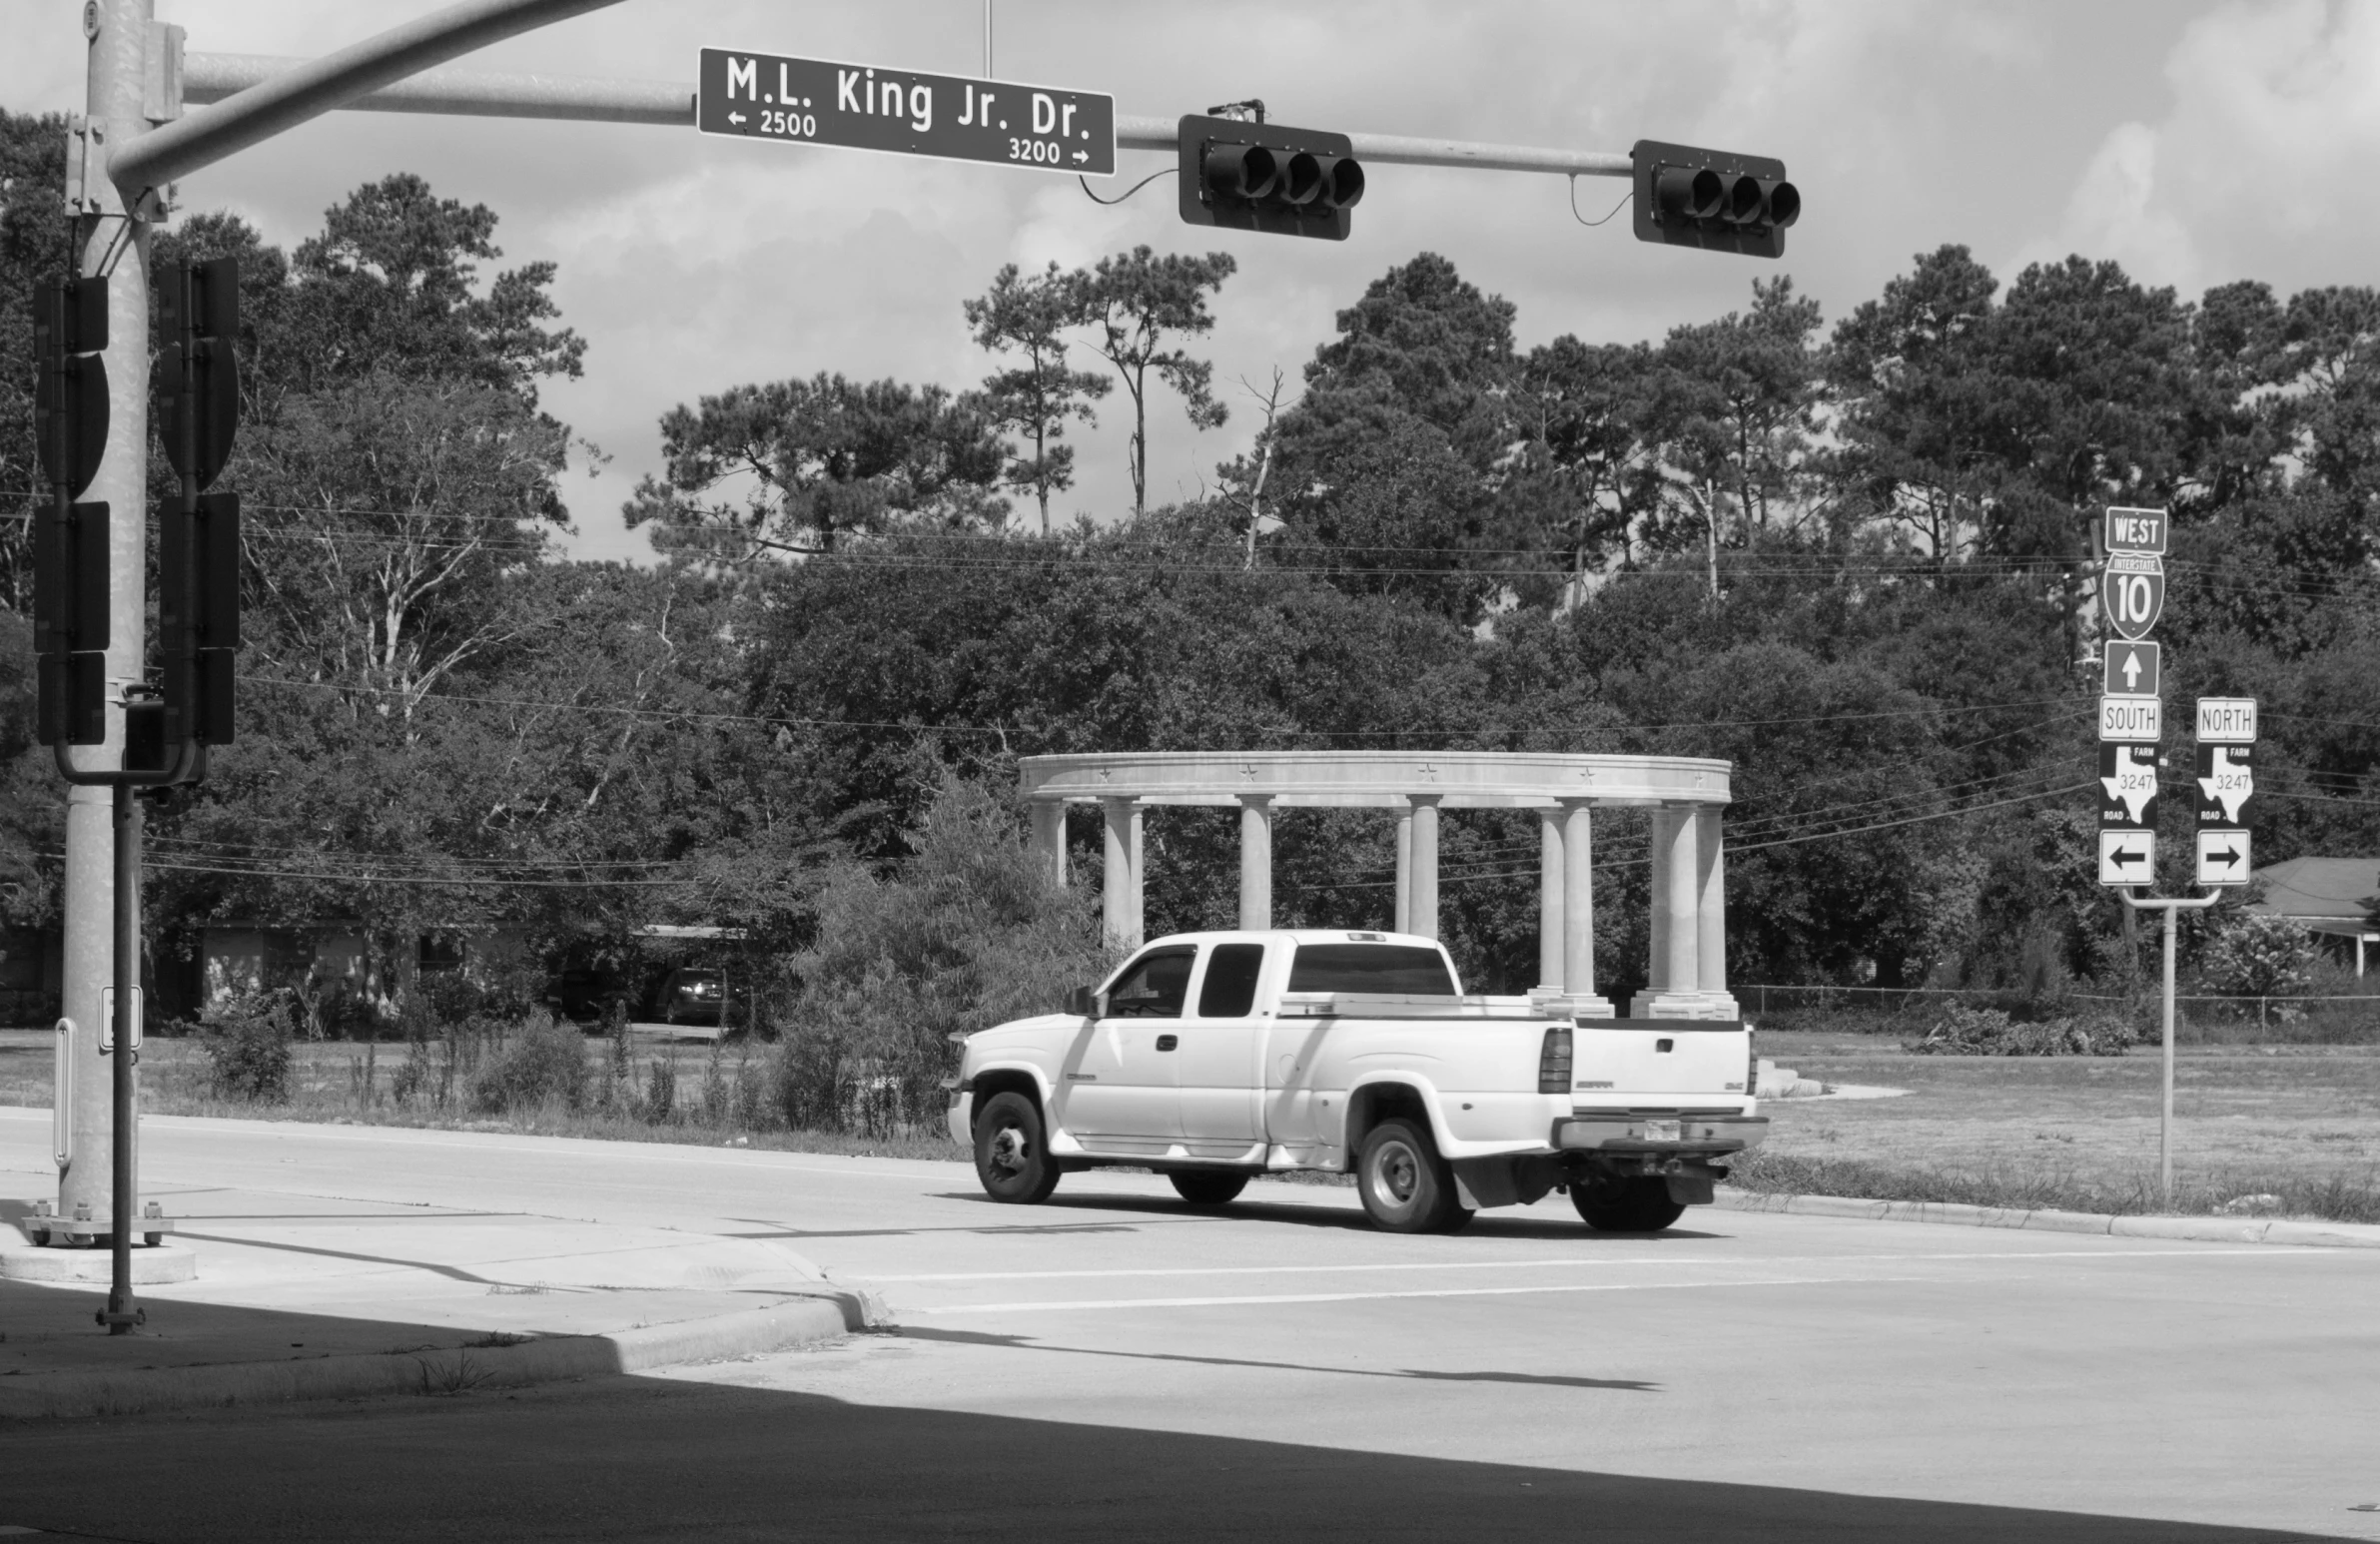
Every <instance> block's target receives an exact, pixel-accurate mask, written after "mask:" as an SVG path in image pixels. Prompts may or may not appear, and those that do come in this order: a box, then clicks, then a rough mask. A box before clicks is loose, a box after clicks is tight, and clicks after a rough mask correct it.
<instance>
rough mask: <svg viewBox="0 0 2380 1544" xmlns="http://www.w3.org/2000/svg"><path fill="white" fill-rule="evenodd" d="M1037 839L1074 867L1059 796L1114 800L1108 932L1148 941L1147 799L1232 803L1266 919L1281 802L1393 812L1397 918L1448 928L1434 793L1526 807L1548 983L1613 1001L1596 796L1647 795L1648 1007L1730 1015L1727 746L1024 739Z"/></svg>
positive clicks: (1544, 983) (1254, 919) (1043, 852)
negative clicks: (1598, 916)
mask: <svg viewBox="0 0 2380 1544" xmlns="http://www.w3.org/2000/svg"><path fill="white" fill-rule="evenodd" d="M1020 767H1021V771H1022V782H1023V785H1024V793H1025V797H1026V798H1027V799H1028V800H1029V801H1031V808H1032V811H1033V850H1034V852H1035V854H1036V855H1037V856H1038V857H1040V858H1041V860H1042V861H1043V862H1045V863H1047V864H1048V865H1049V874H1050V877H1051V879H1052V881H1053V882H1054V883H1056V884H1058V885H1060V886H1064V885H1065V884H1066V883H1067V861H1066V806H1067V805H1068V804H1069V803H1076V804H1088V803H1095V802H1096V803H1097V804H1099V805H1100V807H1101V809H1102V811H1103V812H1104V813H1105V815H1106V825H1107V864H1106V872H1105V874H1104V876H1103V890H1102V899H1103V901H1104V903H1105V918H1106V924H1107V930H1108V933H1109V936H1110V937H1112V938H1114V939H1116V940H1118V941H1119V942H1121V943H1124V944H1126V945H1129V946H1138V945H1139V944H1140V943H1141V939H1142V927H1141V891H1142V867H1141V852H1142V849H1141V812H1142V811H1143V810H1144V809H1146V808H1148V807H1149V806H1150V805H1153V804H1205V805H1218V806H1226V807H1227V806H1230V805H1237V806H1238V807H1239V926H1240V927H1242V928H1247V929H1261V928H1269V927H1271V926H1272V812H1273V811H1274V810H1275V809H1278V808H1281V807H1283V806H1288V805H1309V806H1322V807H1328V808H1333V809H1388V810H1394V811H1395V812H1396V931H1398V932H1400V933H1417V934H1420V935H1422V936H1423V937H1426V938H1435V937H1437V936H1438V811H1439V810H1441V809H1533V810H1535V811H1537V812H1538V820H1539V830H1540V833H1541V850H1542V858H1541V863H1542V871H1543V872H1542V876H1541V884H1540V892H1539V900H1538V908H1539V913H1538V914H1539V925H1538V935H1537V937H1538V948H1537V959H1538V977H1539V981H1540V983H1541V985H1540V987H1539V989H1538V990H1539V993H1540V994H1549V995H1553V996H1558V997H1560V998H1562V999H1564V1000H1566V1001H1567V1002H1568V1003H1569V1004H1570V1005H1571V1006H1572V1008H1573V1010H1574V1011H1575V1012H1578V1013H1580V1014H1583V1015H1586V1016H1588V1017H1591V1018H1609V1017H1611V1016H1612V1007H1611V1004H1610V1002H1609V1001H1608V1000H1606V999H1604V998H1601V997H1599V996H1597V995H1596V992H1595V900H1594V882H1593V875H1592V861H1593V860H1592V854H1593V842H1594V817H1593V814H1592V812H1593V811H1594V810H1595V809H1597V808H1599V807H1600V808H1606V809H1610V808H1621V807H1628V806H1635V807H1639V808H1643V809H1648V810H1650V811H1651V812H1652V820H1651V826H1652V861H1653V887H1652V888H1653V896H1652V911H1653V916H1652V928H1651V933H1652V959H1651V961H1650V966H1651V969H1650V972H1649V978H1650V983H1651V985H1650V988H1649V990H1648V991H1646V992H1645V993H1643V994H1642V995H1640V996H1639V997H1638V999H1637V1000H1636V1002H1635V1003H1634V1004H1632V1005H1631V1006H1632V1007H1633V1008H1634V1010H1635V1012H1634V1013H1633V1014H1632V1015H1631V1017H1633V1018H1639V1019H1733V1018H1736V1017H1737V1011H1736V1003H1735V999H1734V998H1732V997H1730V996H1729V995H1728V991H1727V947H1726V945H1727V906H1726V898H1727V890H1726V877H1725V871H1724V868H1723V865H1722V862H1721V858H1720V841H1719V811H1720V807H1721V806H1723V805H1725V804H1726V803H1727V802H1728V771H1729V764H1728V763H1727V762H1724V761H1705V760H1699V759H1695V758H1691V757H1684V756H1565V755H1554V754H1542V755H1541V754H1531V753H1511V752H1503V751H1431V752H1415V751H1236V752H1221V751H1139V752H1129V753H1124V754H1118V755H1092V756H1027V757H1025V758H1023V760H1022V762H1021V763H1020Z"/></svg>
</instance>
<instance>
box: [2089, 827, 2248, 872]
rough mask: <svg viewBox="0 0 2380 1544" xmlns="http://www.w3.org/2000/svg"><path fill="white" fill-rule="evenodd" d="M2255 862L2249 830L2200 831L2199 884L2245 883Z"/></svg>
mask: <svg viewBox="0 0 2380 1544" xmlns="http://www.w3.org/2000/svg"><path fill="white" fill-rule="evenodd" d="M2102 840H2103V839H2102ZM2254 865H2255V860H2254V859H2253V858H2251V857H2250V856H2249V850H2248V834H2247V833H2246V832H2245V831H2223V830H2215V829H2208V830H2205V831H2201V832H2199V833H2198V883H2199V884H2201V885H2244V884H2246V883H2247V882H2248V876H2249V874H2250V873H2251V872H2252V871H2253V869H2254ZM2103 866H2104V865H2103V864H2102V867H2103Z"/></svg>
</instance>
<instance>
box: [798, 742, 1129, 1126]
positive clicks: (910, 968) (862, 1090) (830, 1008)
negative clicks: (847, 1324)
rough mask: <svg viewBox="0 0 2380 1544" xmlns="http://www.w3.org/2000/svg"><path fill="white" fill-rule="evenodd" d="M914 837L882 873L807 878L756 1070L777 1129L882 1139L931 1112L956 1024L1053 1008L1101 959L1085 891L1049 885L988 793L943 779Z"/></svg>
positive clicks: (951, 1053)
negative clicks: (780, 1125) (802, 909)
mask: <svg viewBox="0 0 2380 1544" xmlns="http://www.w3.org/2000/svg"><path fill="white" fill-rule="evenodd" d="M910 844H911V848H912V856H911V857H910V858H909V859H908V860H907V861H906V862H905V863H903V864H902V865H901V866H900V868H899V869H898V871H896V872H895V873H894V874H893V875H892V876H891V877H889V878H887V877H883V876H880V875H879V874H878V873H877V872H876V871H875V870H873V869H872V868H870V867H869V866H867V865H865V864H862V863H859V862H856V861H853V862H846V863H842V864H839V865H836V866H835V867H834V868H832V869H831V870H830V871H829V872H828V873H827V875H826V877H825V879H824V881H823V882H822V883H821V884H820V886H819V888H818V892H817V899H816V913H817V932H816V935H815V942H814V943H813V945H812V946H811V947H810V948H809V949H808V950H806V951H804V952H803V953H802V954H800V955H799V956H797V957H796V958H795V959H794V961H793V962H792V965H793V969H794V971H795V973H796V975H797V976H798V978H799V980H800V982H801V987H800V990H799V992H798V994H797V995H795V996H794V998H793V1000H792V1002H791V1004H790V1007H789V1009H788V1011H787V1012H786V1013H785V1014H784V1015H783V1018H782V1020H781V1030H780V1039H779V1041H778V1043H777V1045H776V1046H775V1047H774V1048H773V1049H772V1052H771V1055H770V1059H769V1064H768V1071H767V1081H768V1085H769V1097H770V1103H771V1105H772V1106H773V1107H774V1114H776V1115H777V1116H779V1117H781V1118H782V1119H783V1120H784V1122H785V1124H786V1125H787V1126H790V1127H793V1128H795V1129H797V1130H800V1129H824V1130H833V1131H860V1132H864V1133H866V1134H868V1135H870V1136H883V1135H890V1134H892V1133H894V1132H896V1131H898V1130H900V1129H902V1128H903V1127H907V1126H912V1125H916V1124H919V1123H921V1122H926V1121H931V1120H933V1119H934V1118H935V1117H937V1116H939V1115H940V1113H941V1111H942V1108H943V1101H942V1092H941V1087H940V1085H941V1081H942V1079H943V1077H944V1076H945V1075H946V1074H948V1073H949V1072H950V1070H951V1068H952V1066H953V1065H954V1064H955V1062H956V1060H957V1052H956V1048H954V1047H953V1046H952V1045H951V1044H950V1037H951V1036H952V1035H953V1034H954V1033H959V1034H963V1033H967V1032H970V1031H974V1030H980V1029H985V1028H988V1027H990V1026H991V1025H995V1024H999V1023H1002V1022H1004V1021H1006V1020H1009V1019H1016V1018H1022V1017H1025V1016H1026V1015H1029V1014H1037V1013H1050V1012H1053V1011H1054V1010H1056V1009H1057V1007H1058V1006H1059V1004H1060V1002H1061V1001H1062V1000H1063V998H1064V996H1065V993H1066V990H1067V989H1068V988H1069V987H1073V986H1078V985H1081V984H1084V983H1087V982H1091V981H1096V980H1098V979H1099V977H1100V976H1101V975H1103V974H1105V972H1106V970H1107V968H1108V965H1109V963H1110V962H1111V960H1112V955H1111V954H1110V952H1109V951H1108V950H1106V949H1105V948H1104V947H1103V946H1102V944H1101V943H1100V940H1099V933H1098V929H1097V926H1096V923H1095V922H1094V918H1093V911H1092V904H1093V903H1092V897H1091V896H1089V895H1087V894H1085V893H1083V892H1080V891H1078V892H1074V893H1071V894H1070V893H1067V892H1062V891H1060V890H1058V889H1057V888H1055V887H1054V886H1052V885H1051V884H1050V882H1049V878H1048V875H1047V874H1046V872H1044V871H1043V870H1042V869H1041V867H1040V866H1039V865H1038V864H1036V863H1035V862H1034V861H1033V859H1032V858H1030V857H1029V856H1028V855H1027V854H1026V851H1025V844H1024V842H1023V840H1022V832H1021V830H1020V829H1019V822H1018V819H1017V812H1016V811H1015V810H1014V809H1013V808H1012V807H1011V806H1010V805H1009V804H1008V803H1007V802H1006V801H1005V800H1003V799H1001V798H999V797H997V796H995V795H994V794H992V793H991V792H989V791H988V790H986V789H984V788H982V787H980V786H978V785H976V784H972V783H967V782H964V781H961V780H959V779H956V778H953V779H951V780H949V781H947V782H945V783H944V785H943V787H942V790H941V792H940V793H939V794H938V795H937V796H936V798H935V800H934V803H933V805H932V807H931V808H930V809H929V810H928V811H927V813H926V816H925V818H924V820H923V821H922V822H921V823H920V825H919V827H918V829H917V831H916V832H915V833H913V834H912V836H911V838H910Z"/></svg>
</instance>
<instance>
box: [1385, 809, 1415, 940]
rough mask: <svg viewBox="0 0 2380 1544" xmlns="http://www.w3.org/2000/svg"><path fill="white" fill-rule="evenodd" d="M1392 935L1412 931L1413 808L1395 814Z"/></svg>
mask: <svg viewBox="0 0 2380 1544" xmlns="http://www.w3.org/2000/svg"><path fill="white" fill-rule="evenodd" d="M1389 931H1390V932H1392V933H1410V932H1412V931H1413V806H1411V805H1410V804H1408V805H1406V806H1405V807H1404V808H1402V809H1400V810H1398V811H1397V812H1396V920H1395V921H1394V922H1393V923H1392V924H1391V925H1390V927H1389Z"/></svg>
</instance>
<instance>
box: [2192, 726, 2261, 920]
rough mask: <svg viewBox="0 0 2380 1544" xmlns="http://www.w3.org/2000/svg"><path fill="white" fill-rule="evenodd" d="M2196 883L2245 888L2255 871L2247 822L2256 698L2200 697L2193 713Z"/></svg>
mask: <svg viewBox="0 0 2380 1544" xmlns="http://www.w3.org/2000/svg"><path fill="white" fill-rule="evenodd" d="M2195 717H2196V719H2197V726H2196V727H2197V731H2198V746H2197V757H2196V760H2197V766H2196V768H2195V771H2196V773H2197V777H2196V783H2197V797H2196V798H2195V799H2193V800H2192V801H2191V804H2190V807H2191V810H2192V812H2193V813H2194V814H2195V815H2196V817H2197V822H2198V883H2199V884H2201V885H2244V884H2246V883H2247V882H2248V879H2249V876H2250V875H2251V874H2253V873H2254V872H2255V859H2254V858H2253V856H2252V855H2251V850H2250V848H2249V845H2248V822H2249V820H2250V819H2251V817H2252V816H2253V815H2254V813H2255V811H2254V805H2255V800H2256V699H2255V698H2253V697H2200V698H2199V699H2198V708H2197V713H2196V714H2195Z"/></svg>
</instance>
